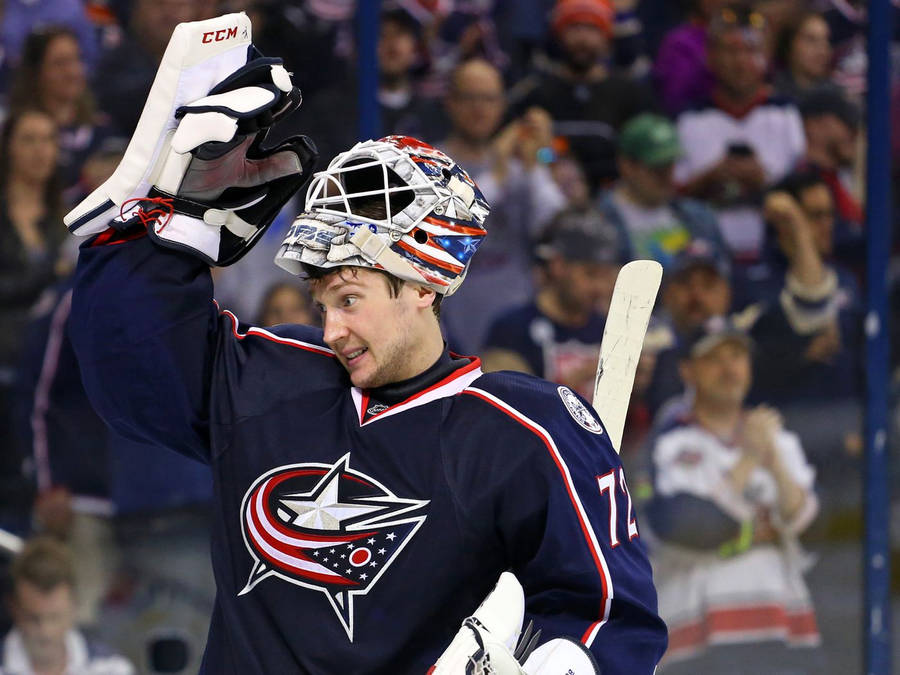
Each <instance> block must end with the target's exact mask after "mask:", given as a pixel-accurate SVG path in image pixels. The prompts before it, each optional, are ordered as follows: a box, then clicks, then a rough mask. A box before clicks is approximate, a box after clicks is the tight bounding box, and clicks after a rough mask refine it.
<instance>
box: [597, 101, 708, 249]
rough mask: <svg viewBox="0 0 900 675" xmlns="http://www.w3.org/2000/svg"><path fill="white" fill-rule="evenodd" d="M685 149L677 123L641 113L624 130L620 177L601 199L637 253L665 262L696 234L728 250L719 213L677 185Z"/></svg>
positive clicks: (608, 215)
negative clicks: (678, 162) (687, 195)
mask: <svg viewBox="0 0 900 675" xmlns="http://www.w3.org/2000/svg"><path fill="white" fill-rule="evenodd" d="M681 154H682V150H681V144H680V142H679V140H678V133H677V131H676V130H675V125H674V124H672V123H671V122H670V121H669V120H668V119H666V118H665V117H662V116H660V115H654V114H652V113H643V114H641V115H638V116H637V117H635V118H634V119H631V120H629V121H628V123H627V124H626V125H625V127H624V128H623V129H622V133H621V134H620V135H619V149H618V154H617V165H618V168H619V180H618V181H616V183H615V184H613V185H612V186H611V188H610V189H608V190H604V191H603V192H602V193H601V194H600V196H599V198H598V200H597V208H598V209H599V210H600V212H601V213H603V215H604V216H605V217H606V218H607V220H609V222H611V223H613V224H615V225H616V226H617V227H620V228H621V229H622V230H623V231H624V232H625V233H626V235H627V238H628V242H629V245H630V249H631V255H632V256H633V257H635V258H641V259H651V260H656V261H657V262H659V263H660V264H661V265H663V267H668V266H669V265H671V263H672V261H673V259H674V258H675V256H676V255H677V254H678V253H679V252H680V251H681V250H682V249H684V247H685V246H687V245H688V244H689V243H690V242H691V241H692V240H694V239H698V238H700V239H705V240H708V241H711V242H714V243H715V244H716V245H717V246H718V247H719V248H721V249H722V250H725V242H724V240H723V239H722V235H721V233H720V232H719V224H718V221H717V220H716V215H715V213H714V212H713V211H712V210H711V209H710V208H709V207H708V206H707V205H706V204H704V203H703V202H701V201H697V200H694V199H689V198H685V197H682V196H680V195H679V194H678V192H677V190H676V186H675V179H674V167H675V162H676V160H677V159H678V158H679V157H680V156H681Z"/></svg>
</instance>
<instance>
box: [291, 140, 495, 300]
mask: <svg viewBox="0 0 900 675" xmlns="http://www.w3.org/2000/svg"><path fill="white" fill-rule="evenodd" d="M489 212H490V206H489V205H488V203H487V201H485V199H484V195H482V194H481V191H480V190H479V189H478V186H477V185H475V182H474V181H473V180H472V179H471V178H470V177H469V175H468V174H467V173H466V172H465V171H464V170H463V169H462V168H461V167H460V166H459V165H458V164H456V162H454V161H453V160H452V159H451V158H450V157H448V156H447V155H445V154H444V153H443V152H441V151H440V150H437V149H435V148H433V147H432V146H430V145H428V144H427V143H423V142H422V141H419V140H417V139H415V138H411V137H409V136H387V137H385V138H381V139H379V140H377V141H364V142H362V143H357V144H356V145H355V146H353V147H352V148H351V149H350V150H348V151H347V152H343V153H341V154H339V155H338V156H337V157H335V158H334V159H333V160H332V162H331V163H330V164H329V165H328V168H327V169H326V170H325V171H320V172H318V173H316V174H315V175H314V176H313V179H312V181H311V182H310V185H309V188H308V189H307V193H306V207H305V209H304V212H303V213H301V214H300V215H299V216H298V217H297V218H296V220H295V221H294V223H293V224H292V226H291V229H290V231H289V232H288V235H287V236H286V237H285V239H284V242H283V243H282V245H281V248H280V249H279V251H278V254H277V255H276V257H275V262H276V264H277V265H279V266H280V267H283V268H284V269H286V270H287V271H289V272H291V273H293V274H303V266H304V265H310V266H313V267H322V268H329V267H338V266H342V265H352V266H358V267H371V268H377V269H383V270H385V271H386V272H389V273H390V274H393V275H394V276H396V277H399V278H401V279H405V280H407V281H412V282H416V283H421V284H423V285H425V286H428V287H430V288H432V289H434V290H435V291H436V292H437V293H440V294H442V295H450V294H451V293H453V292H454V291H455V290H456V288H457V287H458V286H459V285H460V284H461V283H462V280H463V278H464V277H465V273H466V270H467V268H468V265H469V261H470V260H471V258H472V255H473V254H474V253H475V250H476V249H477V248H478V245H479V244H480V243H481V241H482V239H483V238H484V236H485V234H486V231H485V228H484V221H485V219H486V218H487V216H488V213H489Z"/></svg>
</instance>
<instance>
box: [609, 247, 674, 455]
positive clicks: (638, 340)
mask: <svg viewBox="0 0 900 675" xmlns="http://www.w3.org/2000/svg"><path fill="white" fill-rule="evenodd" d="M660 281H662V266H661V265H660V264H659V263H658V262H656V261H654V260H635V261H634V262H630V263H628V264H627V265H625V266H624V267H623V268H622V270H621V271H620V272H619V276H618V278H617V279H616V286H615V289H614V290H613V296H612V302H611V303H610V305H609V314H607V316H606V327H605V328H604V329H603V341H602V342H601V343H600V359H599V360H598V361H597V375H596V377H595V378H594V400H593V406H594V410H596V411H597V414H598V415H600V419H601V420H603V426H605V427H606V432H607V433H608V434H609V439H610V441H612V444H613V447H614V448H615V449H616V452H620V451H621V446H622V431H623V429H624V428H625V414H626V413H627V412H628V401H629V400H630V399H631V388H632V386H634V374H635V372H636V371H637V364H638V360H640V358H641V348H642V347H643V345H644V334H645V333H646V332H647V324H648V323H649V322H650V313H651V312H652V311H653V304H654V303H655V302H656V292H657V291H658V290H659V284H660Z"/></svg>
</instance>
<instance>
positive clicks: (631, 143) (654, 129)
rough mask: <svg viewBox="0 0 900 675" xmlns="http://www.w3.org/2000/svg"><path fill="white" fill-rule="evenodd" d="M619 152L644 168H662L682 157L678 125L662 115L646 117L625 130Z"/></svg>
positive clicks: (626, 126)
mask: <svg viewBox="0 0 900 675" xmlns="http://www.w3.org/2000/svg"><path fill="white" fill-rule="evenodd" d="M619 151H620V152H621V153H622V154H623V155H625V156H626V157H630V158H631V159H633V160H635V161H637V162H640V163H641V164H648V165H650V166H661V165H663V164H671V163H672V162H674V161H675V160H676V159H678V158H679V157H680V156H681V145H680V144H679V143H678V134H677V133H676V131H675V125H673V124H672V123H671V122H670V121H669V120H667V119H666V118H665V117H662V116H660V115H653V114H651V113H644V114H642V115H638V116H637V117H633V118H632V119H630V120H629V121H628V123H627V124H626V125H625V127H624V128H623V129H622V134H621V135H620V136H619Z"/></svg>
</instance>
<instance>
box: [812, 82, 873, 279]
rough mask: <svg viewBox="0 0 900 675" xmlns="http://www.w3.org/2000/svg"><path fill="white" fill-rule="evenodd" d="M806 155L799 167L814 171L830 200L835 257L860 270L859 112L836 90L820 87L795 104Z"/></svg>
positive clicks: (861, 220)
mask: <svg viewBox="0 0 900 675" xmlns="http://www.w3.org/2000/svg"><path fill="white" fill-rule="evenodd" d="M800 114H801V115H802V117H803V129H804V132H805V133H806V155H805V156H804V157H803V159H801V161H800V163H799V167H800V168H801V169H810V170H812V171H814V172H816V173H817V174H818V175H819V177H820V178H821V179H822V180H823V181H825V183H826V184H827V185H828V189H829V190H830V191H831V199H832V201H833V202H834V207H835V215H836V216H837V218H836V221H835V232H834V245H835V246H834V248H835V254H836V255H837V257H838V258H839V259H840V260H842V261H843V262H846V263H847V264H850V265H854V266H859V267H861V265H862V261H863V259H864V257H865V240H864V236H863V209H862V203H861V202H860V199H859V198H858V197H857V193H856V191H855V190H854V187H855V185H854V182H855V180H854V179H856V178H858V163H859V159H860V157H861V153H860V152H859V145H858V141H859V125H860V117H861V115H860V112H859V108H858V107H857V106H856V104H855V103H853V102H852V101H851V100H850V99H849V98H848V97H847V96H846V95H844V94H843V93H842V92H841V91H840V89H838V88H837V87H830V86H829V87H819V88H817V89H813V90H811V91H810V92H808V93H807V94H806V95H805V96H804V97H803V98H802V99H801V101H800Z"/></svg>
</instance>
